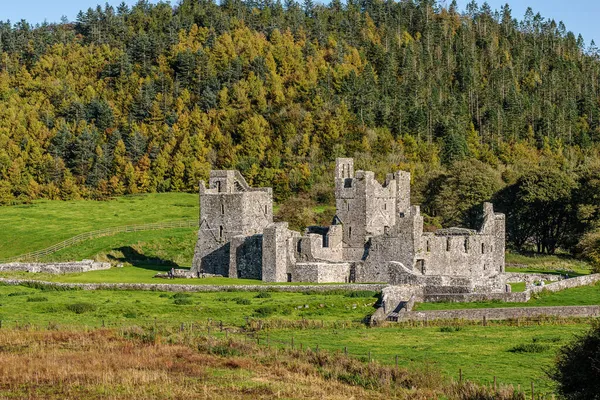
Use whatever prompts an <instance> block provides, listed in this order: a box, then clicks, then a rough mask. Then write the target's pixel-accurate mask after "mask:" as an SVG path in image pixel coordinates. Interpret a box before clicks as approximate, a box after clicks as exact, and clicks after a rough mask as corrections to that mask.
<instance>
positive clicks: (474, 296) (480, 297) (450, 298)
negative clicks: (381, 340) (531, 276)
mask: <svg viewBox="0 0 600 400" xmlns="http://www.w3.org/2000/svg"><path fill="white" fill-rule="evenodd" d="M599 281H600V274H592V275H584V276H578V277H577V278H569V279H563V280H561V281H558V282H553V283H550V284H548V285H544V286H528V288H527V290H525V291H524V292H514V293H445V294H444V293H442V294H428V295H426V296H425V299H424V301H425V302H427V303H435V302H456V303H470V302H473V301H493V300H498V301H503V302H506V303H527V302H528V301H529V300H531V296H532V294H534V293H541V292H544V291H546V292H559V291H561V290H565V289H572V288H576V287H580V286H589V285H593V284H595V283H596V282H599Z"/></svg>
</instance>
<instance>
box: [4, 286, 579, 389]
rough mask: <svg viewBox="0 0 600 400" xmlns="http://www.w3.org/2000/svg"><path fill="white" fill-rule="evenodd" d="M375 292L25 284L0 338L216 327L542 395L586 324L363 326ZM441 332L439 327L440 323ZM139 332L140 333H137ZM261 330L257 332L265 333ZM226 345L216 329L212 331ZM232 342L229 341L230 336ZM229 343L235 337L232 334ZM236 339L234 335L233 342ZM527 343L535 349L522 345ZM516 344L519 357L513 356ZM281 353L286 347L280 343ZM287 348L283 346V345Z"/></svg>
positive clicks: (12, 294)
mask: <svg viewBox="0 0 600 400" xmlns="http://www.w3.org/2000/svg"><path fill="white" fill-rule="evenodd" d="M375 296H376V293H374V292H370V293H369V292H343V291H339V292H333V293H326V294H321V293H309V294H303V293H279V292H266V293H262V294H261V293H256V292H221V293H167V292H140V291H136V292H134V291H118V290H98V291H83V290H66V291H56V290H48V288H36V287H28V286H6V285H2V286H0V304H1V306H0V319H2V329H1V330H0V337H1V336H2V335H3V334H4V333H2V332H4V331H5V330H10V329H21V330H23V329H25V330H33V331H35V330H40V329H41V330H47V329H51V330H59V331H60V332H64V331H69V330H78V329H81V328H85V329H97V328H101V327H106V328H108V329H119V330H123V329H139V330H141V331H145V332H150V331H153V332H155V329H158V331H159V332H162V333H161V335H163V336H165V335H166V336H168V335H170V334H173V333H176V332H177V331H178V328H179V325H180V324H182V323H183V324H184V325H185V326H186V327H187V328H186V329H189V327H190V326H192V325H191V324H192V323H193V324H195V326H196V328H195V332H196V333H197V334H206V333H207V328H206V327H207V324H208V323H209V321H212V323H213V324H215V323H216V324H217V326H218V323H220V322H221V321H222V322H223V324H224V325H225V326H233V327H238V328H239V327H252V328H253V329H257V328H258V327H259V326H262V327H263V330H260V331H258V332H257V333H258V335H259V336H260V337H262V342H263V343H265V341H266V334H267V332H268V334H269V337H270V341H271V343H272V345H273V346H277V345H278V342H284V343H287V344H288V345H289V344H290V342H291V338H292V337H293V338H294V342H295V346H296V348H299V347H300V346H302V348H303V349H306V348H307V347H308V348H311V349H313V350H315V349H316V347H317V345H318V346H319V349H324V350H329V351H332V352H335V351H342V349H343V348H344V347H346V348H347V349H348V353H349V355H351V356H352V357H354V358H358V359H362V360H363V361H365V359H366V357H367V355H368V354H369V352H371V357H372V359H374V360H376V361H378V362H379V363H381V364H387V365H392V364H394V361H395V356H396V355H398V357H399V364H400V366H401V367H402V368H407V369H408V370H418V369H423V368H425V369H430V370H431V371H439V372H440V373H441V374H443V376H445V377H446V378H448V379H449V378H455V379H456V378H457V376H458V370H459V369H462V370H463V375H464V377H465V378H466V379H469V380H472V381H474V382H477V383H479V384H489V383H490V382H492V381H493V378H494V376H496V377H497V379H498V382H499V383H506V384H514V385H518V384H520V385H522V386H523V387H528V385H529V384H530V382H531V381H533V382H535V385H536V387H538V388H540V389H544V390H545V391H547V392H549V391H550V390H551V388H550V383H549V382H548V381H547V380H546V378H545V377H544V374H543V369H544V368H545V367H547V366H548V365H550V364H551V363H552V360H553V357H554V354H555V352H556V350H557V349H558V347H559V346H561V345H563V344H565V343H567V341H568V340H570V339H571V338H573V336H574V335H576V334H578V333H580V332H582V331H583V330H585V329H586V328H587V325H586V324H584V323H581V322H569V323H565V324H561V325H555V324H553V323H552V322H551V321H550V322H546V323H542V324H540V325H538V324H535V325H530V326H519V327H516V326H511V325H510V324H505V323H500V322H499V323H496V324H494V323H490V324H489V326H485V327H483V326H477V325H474V324H465V325H464V326H453V327H448V326H444V325H438V326H422V325H421V324H418V325H416V326H408V325H402V324H400V325H394V324H392V325H389V326H387V327H380V328H368V327H366V326H364V325H363V324H361V320H362V318H363V317H365V316H366V315H369V314H370V313H372V311H373V309H374V308H373V307H374V305H375V303H376V302H377V297H375ZM440 324H442V323H441V322H440ZM136 327H139V328H136ZM265 327H266V328H267V330H264V328H265ZM211 334H212V335H213V336H214V337H220V338H221V339H225V333H224V332H220V331H219V329H218V328H217V327H215V328H213V331H212V333H211ZM230 336H231V335H230ZM233 336H235V335H233ZM237 337H238V338H242V337H241V336H237ZM529 344H534V345H533V346H534V348H533V350H531V349H529V347H528V345H529ZM520 345H522V346H521V347H522V348H523V349H520V347H519V346H520ZM279 346H280V347H286V346H282V345H281V344H279ZM287 347H289V346H287Z"/></svg>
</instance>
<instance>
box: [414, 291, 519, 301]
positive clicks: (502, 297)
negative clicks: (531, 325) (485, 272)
mask: <svg viewBox="0 0 600 400" xmlns="http://www.w3.org/2000/svg"><path fill="white" fill-rule="evenodd" d="M529 299H531V294H530V293H529V292H527V291H525V292H515V293H456V294H430V295H427V296H425V302H426V303H439V302H454V303H471V302H474V301H494V300H497V301H503V302H506V303H527V302H528V301H529Z"/></svg>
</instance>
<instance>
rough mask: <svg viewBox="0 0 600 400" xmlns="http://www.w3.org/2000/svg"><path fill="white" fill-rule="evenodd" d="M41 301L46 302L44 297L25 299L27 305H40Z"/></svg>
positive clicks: (46, 299)
mask: <svg viewBox="0 0 600 400" xmlns="http://www.w3.org/2000/svg"><path fill="white" fill-rule="evenodd" d="M43 301H48V298H47V297H44V296H30V297H28V298H27V302H28V303H41V302H43Z"/></svg>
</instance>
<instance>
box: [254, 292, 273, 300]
mask: <svg viewBox="0 0 600 400" xmlns="http://www.w3.org/2000/svg"><path fill="white" fill-rule="evenodd" d="M271 297H272V296H271V293H269V292H260V293H259V294H257V295H256V298H257V299H270V298H271Z"/></svg>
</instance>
